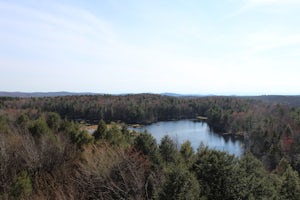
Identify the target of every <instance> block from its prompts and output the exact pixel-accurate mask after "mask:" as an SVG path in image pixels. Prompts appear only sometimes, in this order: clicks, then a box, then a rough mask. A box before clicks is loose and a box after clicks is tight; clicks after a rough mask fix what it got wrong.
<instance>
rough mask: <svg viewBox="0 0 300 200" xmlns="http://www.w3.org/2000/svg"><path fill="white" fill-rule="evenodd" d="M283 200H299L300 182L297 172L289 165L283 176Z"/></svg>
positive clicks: (281, 193) (281, 192)
mask: <svg viewBox="0 0 300 200" xmlns="http://www.w3.org/2000/svg"><path fill="white" fill-rule="evenodd" d="M280 195H281V199H289V200H299V197H300V181H299V176H298V173H297V172H296V171H294V170H293V169H292V167H291V166H290V165H289V166H288V167H287V169H286V171H285V172H284V173H283V175H282V186H281V191H280Z"/></svg>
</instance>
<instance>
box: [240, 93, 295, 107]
mask: <svg viewBox="0 0 300 200" xmlns="http://www.w3.org/2000/svg"><path fill="white" fill-rule="evenodd" d="M243 98H250V99H255V100H261V101H265V102H269V103H280V104H286V105H289V106H293V107H300V95H262V96H247V97H243Z"/></svg>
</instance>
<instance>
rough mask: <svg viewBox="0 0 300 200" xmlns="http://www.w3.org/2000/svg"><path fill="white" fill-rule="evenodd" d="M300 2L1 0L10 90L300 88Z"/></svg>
mask: <svg viewBox="0 0 300 200" xmlns="http://www.w3.org/2000/svg"><path fill="white" fill-rule="evenodd" d="M299 10H300V1H299V0H211V1H207V0H164V1H162V0H151V1H150V0H145V1H141V0H126V1H124V0H88V1H87V0H81V1H79V0H72V1H71V0H26V1H23V0H0V91H10V92H13V91H22V92H54V91H69V92H95V93H110V94H120V93H145V92H150V93H163V92H172V93H181V94H204V95H205V94H215V95H270V94H289V95H299V94H300V81H299V80H300V26H299V22H300V12H299Z"/></svg>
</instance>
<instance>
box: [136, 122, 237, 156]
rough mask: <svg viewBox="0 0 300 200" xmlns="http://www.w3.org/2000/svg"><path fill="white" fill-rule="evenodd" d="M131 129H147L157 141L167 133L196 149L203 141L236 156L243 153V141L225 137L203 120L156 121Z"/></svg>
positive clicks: (180, 142) (179, 141)
mask: <svg viewBox="0 0 300 200" xmlns="http://www.w3.org/2000/svg"><path fill="white" fill-rule="evenodd" d="M131 129H132V130H136V131H140V132H144V131H145V130H147V131H148V132H149V133H151V134H152V135H153V137H154V138H155V139H156V140H157V142H160V140H161V138H162V137H163V136H164V135H169V136H170V137H171V138H172V139H173V140H175V141H177V142H178V143H179V144H182V143H183V142H184V141H186V140H189V141H190V142H191V145H192V147H193V148H194V150H197V148H198V147H199V145H200V144H201V143H203V144H204V145H206V146H208V147H209V148H211V149H217V150H221V151H226V152H228V153H231V154H234V155H236V156H240V155H241V154H242V153H243V147H242V146H243V142H242V141H241V140H237V139H234V138H232V137H228V136H227V137H226V138H225V137H223V136H221V135H219V134H216V133H214V132H212V131H211V130H210V129H209V127H208V125H207V124H206V123H203V122H194V121H191V120H180V121H168V122H157V123H154V124H151V125H147V126H143V127H140V128H131Z"/></svg>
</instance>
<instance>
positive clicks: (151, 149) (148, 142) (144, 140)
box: [134, 132, 160, 164]
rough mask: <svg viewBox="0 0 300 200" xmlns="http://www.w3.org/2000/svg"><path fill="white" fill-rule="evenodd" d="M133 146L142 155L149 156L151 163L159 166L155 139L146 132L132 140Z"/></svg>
mask: <svg viewBox="0 0 300 200" xmlns="http://www.w3.org/2000/svg"><path fill="white" fill-rule="evenodd" d="M134 146H135V148H136V149H137V150H139V151H141V152H142V153H143V154H144V155H146V156H149V158H150V160H151V161H152V162H153V163H155V164H159V160H160V159H159V149H158V146H157V143H156V140H155V138H154V137H153V136H152V135H151V134H149V133H147V132H144V133H140V134H139V135H138V136H137V137H136V138H135V140H134Z"/></svg>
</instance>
